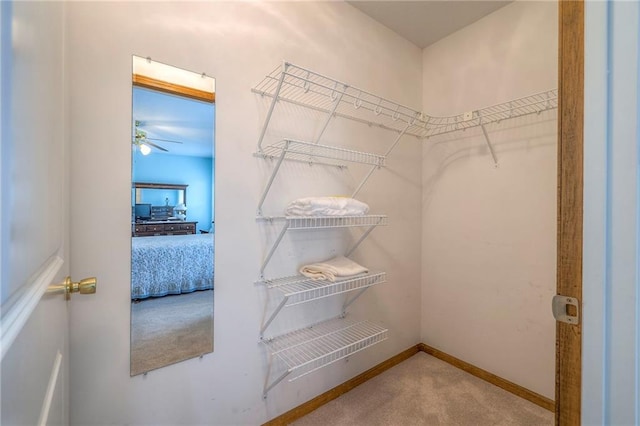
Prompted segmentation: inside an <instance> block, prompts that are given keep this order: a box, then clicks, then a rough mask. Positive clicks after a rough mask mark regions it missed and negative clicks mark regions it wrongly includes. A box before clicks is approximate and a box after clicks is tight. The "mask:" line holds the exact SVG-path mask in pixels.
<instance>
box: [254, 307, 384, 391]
mask: <svg viewBox="0 0 640 426" xmlns="http://www.w3.org/2000/svg"><path fill="white" fill-rule="evenodd" d="M387 335H388V330H387V329H386V328H384V327H381V326H379V325H377V324H373V323H371V322H368V321H359V322H358V321H350V320H347V319H343V318H338V319H332V320H329V321H325V322H323V323H319V324H316V325H315V326H312V327H309V328H305V329H302V330H297V331H294V332H291V333H288V334H285V335H283V336H280V337H277V338H275V339H273V340H270V341H263V343H264V344H265V345H267V347H268V349H269V351H270V352H271V354H272V355H273V356H274V357H276V358H278V359H280V360H281V361H282V362H284V364H285V366H286V368H287V372H288V373H289V374H290V373H295V374H294V375H293V377H291V378H290V379H289V381H290V382H291V381H293V380H296V379H298V378H300V377H302V376H305V375H307V374H309V373H312V372H314V371H316V370H318V369H319V368H322V367H325V366H327V365H329V364H332V363H334V362H336V361H339V360H341V359H343V358H345V357H347V356H349V355H352V354H354V353H356V352H359V351H361V350H363V349H366V348H368V347H370V346H372V345H374V344H376V343H379V342H382V341H383V340H385V339H387Z"/></svg>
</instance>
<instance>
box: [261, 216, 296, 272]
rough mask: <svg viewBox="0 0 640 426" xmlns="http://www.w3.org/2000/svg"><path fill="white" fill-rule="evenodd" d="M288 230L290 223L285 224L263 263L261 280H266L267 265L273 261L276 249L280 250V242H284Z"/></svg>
mask: <svg viewBox="0 0 640 426" xmlns="http://www.w3.org/2000/svg"><path fill="white" fill-rule="evenodd" d="M287 229H289V221H286V222H285V224H284V226H283V227H282V231H280V235H278V238H277V239H276V241H275V242H274V243H273V246H272V247H271V250H269V254H267V257H266V258H265V259H264V262H262V266H261V267H260V278H261V279H264V270H265V268H266V267H267V265H268V264H269V261H270V260H271V256H273V253H275V251H276V248H278V245H279V244H280V241H282V237H284V234H285V233H286V232H287Z"/></svg>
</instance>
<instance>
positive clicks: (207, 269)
mask: <svg viewBox="0 0 640 426" xmlns="http://www.w3.org/2000/svg"><path fill="white" fill-rule="evenodd" d="M132 81H133V107H132V143H131V147H132V183H131V375H132V376H134V375H137V374H141V373H146V372H147V371H150V370H154V369H157V368H160V367H164V366H166V365H169V364H173V363H176V362H179V361H183V360H186V359H190V358H194V357H198V356H201V355H204V354H206V353H209V352H212V351H213V294H214V293H213V288H214V238H215V232H214V231H215V228H214V223H215V220H214V216H213V212H214V197H213V191H214V158H215V154H214V114H215V81H214V79H213V78H211V77H207V76H205V75H204V74H197V73H193V72H189V71H185V70H182V69H179V68H175V67H171V66H168V65H165V64H161V63H158V62H155V61H151V60H150V59H146V58H140V57H135V56H134V58H133V79H132Z"/></svg>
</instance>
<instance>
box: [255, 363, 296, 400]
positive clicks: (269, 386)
mask: <svg viewBox="0 0 640 426" xmlns="http://www.w3.org/2000/svg"><path fill="white" fill-rule="evenodd" d="M272 363H273V355H269V367H267V376H266V378H265V379H264V390H263V391H262V399H267V393H269V391H270V390H271V389H273V387H274V386H275V385H277V384H278V383H280V382H281V381H282V380H283V379H284V378H285V377H287V376H288V375H289V374H290V373H291V370H287V371H285V372H284V373H282V375H280V377H278V378H277V379H275V380H274V381H273V382H271V383H269V376H270V375H271V364H272Z"/></svg>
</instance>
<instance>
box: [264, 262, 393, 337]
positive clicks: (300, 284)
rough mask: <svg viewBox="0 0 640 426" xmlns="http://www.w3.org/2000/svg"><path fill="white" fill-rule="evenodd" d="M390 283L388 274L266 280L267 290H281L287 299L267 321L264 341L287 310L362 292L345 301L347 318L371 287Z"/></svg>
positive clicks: (343, 310) (343, 307)
mask: <svg viewBox="0 0 640 426" xmlns="http://www.w3.org/2000/svg"><path fill="white" fill-rule="evenodd" d="M386 280H387V274H386V273H385V272H369V273H366V274H360V275H356V276H354V277H349V278H346V279H341V280H337V281H328V280H313V279H311V278H307V277H305V276H302V275H294V276H291V277H284V278H277V279H271V280H265V281H264V284H265V285H266V287H267V288H268V289H274V290H277V291H278V292H280V293H281V295H282V297H283V298H282V301H281V302H280V304H279V305H278V306H277V307H276V308H275V309H274V310H273V312H272V313H271V315H269V317H268V318H266V320H265V321H264V323H263V325H262V327H261V329H260V338H263V337H264V332H265V330H266V329H267V328H268V327H269V325H270V324H271V322H272V321H273V320H274V319H275V317H276V316H277V315H278V313H280V311H281V310H282V309H283V308H285V307H288V306H294V305H299V304H301V303H306V302H311V301H312V300H317V299H322V298H325V297H330V296H334V295H337V294H342V293H348V292H354V291H356V290H358V291H357V292H356V294H355V295H354V296H352V297H351V298H349V299H347V300H345V302H344V304H343V305H342V313H343V315H345V314H346V309H347V307H349V305H351V304H352V303H353V302H355V301H356V299H357V298H358V297H360V296H361V295H362V294H363V293H364V292H365V291H366V290H367V289H368V288H369V287H371V286H374V285H376V284H381V283H384V282H386Z"/></svg>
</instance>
